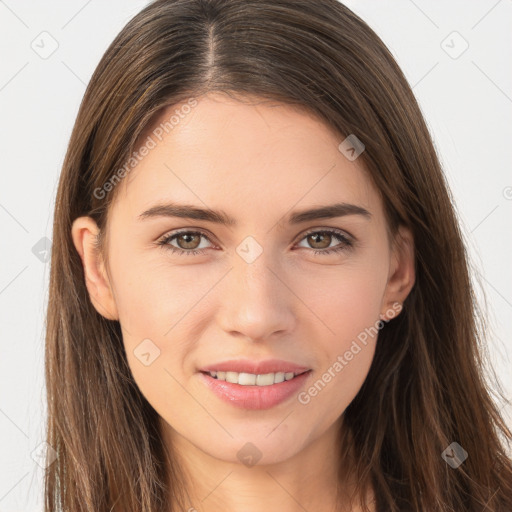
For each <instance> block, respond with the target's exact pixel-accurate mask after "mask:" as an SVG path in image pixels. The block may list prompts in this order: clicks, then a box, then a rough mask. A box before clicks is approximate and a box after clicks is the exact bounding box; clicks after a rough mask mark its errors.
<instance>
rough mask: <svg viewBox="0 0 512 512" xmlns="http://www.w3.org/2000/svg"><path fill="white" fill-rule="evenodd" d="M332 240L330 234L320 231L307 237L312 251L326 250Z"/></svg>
mask: <svg viewBox="0 0 512 512" xmlns="http://www.w3.org/2000/svg"><path fill="white" fill-rule="evenodd" d="M332 238H333V237H332V235H331V234H329V233H324V232H322V231H317V232H316V233H312V234H310V235H308V236H307V239H308V242H309V243H310V244H311V248H312V249H326V248H327V247H329V246H330V245H331V241H332Z"/></svg>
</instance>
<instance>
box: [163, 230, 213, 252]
mask: <svg viewBox="0 0 512 512" xmlns="http://www.w3.org/2000/svg"><path fill="white" fill-rule="evenodd" d="M201 238H205V239H206V240H209V238H208V237H207V236H206V235H205V234H204V233H201V232H200V231H180V232H178V233H174V234H172V235H168V236H166V237H164V238H163V239H162V240H160V241H159V242H158V245H160V246H163V247H164V248H166V249H169V250H170V251H171V252H173V253H176V254H180V255H181V254H191V255H196V254H203V253H204V247H201ZM175 240H176V241H177V243H178V247H176V246H174V245H171V242H174V241H175ZM180 246H181V247H180ZM198 248H199V250H198Z"/></svg>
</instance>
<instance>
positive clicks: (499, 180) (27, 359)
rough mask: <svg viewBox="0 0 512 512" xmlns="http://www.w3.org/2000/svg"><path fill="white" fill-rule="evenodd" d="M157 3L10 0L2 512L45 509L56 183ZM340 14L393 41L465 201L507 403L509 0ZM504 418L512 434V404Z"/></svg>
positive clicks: (399, 3) (510, 389)
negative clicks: (106, 69) (112, 56)
mask: <svg viewBox="0 0 512 512" xmlns="http://www.w3.org/2000/svg"><path fill="white" fill-rule="evenodd" d="M311 1H314V0H311ZM147 3H148V2H145V1H142V0H125V1H120V0H114V1H112V0H110V1H109V2H105V1H103V2H101V1H100V0H89V1H87V0H72V1H70V0H66V1H64V0H60V1H55V0H52V1H46V2H37V1H35V0H27V1H21V0H20V1H17V0H5V1H2V0H0V56H1V60H0V113H1V114H0V130H1V132H0V142H1V148H2V151H1V164H0V229H1V233H0V240H1V250H0V258H1V260H0V262H1V264H0V326H1V338H0V343H1V356H0V464H1V467H0V512H18V511H25V512H32V511H33V512H35V511H42V510H43V505H42V503H43V501H42V469H41V467H40V465H39V463H38V460H40V454H41V442H42V441H43V440H44V435H45V434H44V432H45V414H46V406H45V389H44V378H43V377H44V373H43V372H44V366H43V358H44V325H45V313H46V307H47V294H48V275H49V268H50V267H49V265H50V263H49V261H48V256H49V254H50V253H49V249H50V246H51V239H52V222H53V220H52V217H53V205H54V200H55V192H56V185H57V180H58V177H59V173H60V168H61V166H62V162H63V158H64V154H65V150H66V146H67V143H68V139H69V136H70V133H71V129H72V126H73V123H74V120H75V116H76V114H77V111H78V107H79V104H80V101H81V99H82V96H83V94H84V91H85V87H86V84H87V82H88V80H89V78H90V76H91V74H92V72H93V70H94V68H95V67H96V65H97V64H98V62H99V60H100V58H101V56H102V55H103V53H104V51H105V50H106V49H107V46H108V45H109V44H110V42H111V41H112V40H113V38H114V37H115V36H116V34H117V33H118V32H119V31H120V30H121V28H122V27H123V26H124V25H125V23H126V22H127V21H128V20H129V19H130V18H131V17H132V16H133V15H135V14H136V13H137V12H138V11H139V10H140V9H142V7H144V6H145V5H146V4H147ZM344 3H346V5H347V6H348V7H350V8H351V9H353V10H354V11H355V12H356V13H357V14H358V15H359V16H361V17H362V18H363V19H364V20H365V21H366V22H367V23H368V24H369V25H370V26H371V27H372V28H373V29H374V30H375V31H376V32H377V33H378V34H379V36H380V37H381V38H382V39H383V40H384V42H385V43H386V44H387V46H388V47H389V48H390V50H391V52H392V53H393V55H394V56H395V58H396V59H397V61H398V63H399V65H400V66H401V67H402V69H403V70H404V73H405V75H406V77H407V79H408V81H409V83H410V84H411V86H412V87H413V90H414V93H415V95H416V97H417V98H418V101H419V103H420V106H421V109H422V111H423V113H424V115H425V118H426V120H427V123H428V126H429V129H430V131H431V133H432V136H433V139H434V142H435V145H436V148H437V150H438V153H439V156H440V158H441V161H442V164H443V166H444V170H445V173H446V175H447V177H448V181H449V183H450V186H451V189H452V192H453V195H454V198H455V202H456V207H457V211H458V214H459V217H460V222H461V224H462V229H463V231H464V234H465V237H466V243H467V246H468V251H469V254H470V257H471V261H472V267H473V273H474V276H475V283H476V286H477V294H478V296H479V298H480V300H481V301H482V300H483V297H484V294H485V297H486V298H487V309H488V314H489V332H488V334H489V341H488V343H489V350H490V353H491V356H492V360H493V362H494V364H495V368H496V371H497V373H498V376H499V377H500V378H501V381H502V383H503V386H504V390H505V392H506V396H507V397H508V398H509V399H510V398H512V363H511V359H512V357H511V355H512V343H511V338H512V336H511V335H512V314H511V313H512V266H511V264H510V263H511V261H512V258H511V254H512V237H511V236H510V233H511V231H512V215H511V213H512V175H511V174H512V173H511V162H512V122H511V121H512V67H511V66H510V62H512V44H511V33H512V31H511V27H512V1H511V0H500V1H496V0H479V1H476V0H472V1H468V0H450V1H430V2H427V1H426V0H415V1H413V0H396V1H383V0H362V1H355V0H349V1H346V2H344ZM479 283H481V284H482V286H481V287H480V284H479ZM453 372H457V366H456V364H455V363H454V367H453ZM63 385H65V383H63ZM502 410H503V411H504V413H505V415H506V417H507V418H508V421H509V423H510V424H512V413H511V409H510V406H507V405H505V406H502ZM38 457H39V458H38Z"/></svg>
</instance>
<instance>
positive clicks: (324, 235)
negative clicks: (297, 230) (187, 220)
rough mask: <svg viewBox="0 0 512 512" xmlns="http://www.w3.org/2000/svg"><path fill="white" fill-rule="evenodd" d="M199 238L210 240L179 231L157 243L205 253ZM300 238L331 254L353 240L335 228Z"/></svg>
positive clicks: (180, 252) (317, 251)
mask: <svg viewBox="0 0 512 512" xmlns="http://www.w3.org/2000/svg"><path fill="white" fill-rule="evenodd" d="M201 239H206V240H208V241H210V239H209V238H208V236H207V235H205V234H204V233H202V232H201V231H179V232H177V233H173V234H170V235H167V236H165V237H164V238H163V239H161V240H160V241H159V242H157V244H158V245H159V246H161V247H164V248H165V249H168V250H170V251H171V252H173V253H175V254H178V255H184V254H188V255H198V254H204V253H205V247H204V245H203V246H202V245H201V243H202V241H201ZM300 240H301V241H302V240H306V241H307V243H309V244H312V245H313V247H310V248H312V249H315V251H314V253H315V254H323V255H325V254H332V253H335V252H341V251H345V250H348V249H350V248H351V247H353V242H352V241H351V240H350V238H349V237H348V236H347V235H345V234H344V233H343V232H342V231H340V230H335V229H324V230H320V231H319V230H317V231H310V232H309V233H306V235H305V236H303V237H302V238H301V239H300ZM333 240H338V242H339V243H338V245H336V246H334V247H329V246H330V245H331V243H332V241H333ZM173 242H175V243H176V244H177V246H176V245H173ZM315 245H316V247H315ZM206 248H208V247H206Z"/></svg>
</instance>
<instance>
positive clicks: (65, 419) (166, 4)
mask: <svg viewBox="0 0 512 512" xmlns="http://www.w3.org/2000/svg"><path fill="white" fill-rule="evenodd" d="M209 91H222V92H225V93H228V94H236V95H238V96H239V97H240V98H243V97H245V96H247V95H256V96H257V97H260V98H263V99H265V98H266V99H270V100H278V101H281V102H283V103H287V104H290V105H297V106H301V107H303V108H306V109H308V110H309V111H310V112H312V113H314V114H316V115H317V116H319V117H320V118H321V119H322V120H324V121H325V122H326V123H327V124H328V125H329V126H330V127H332V129H333V130H337V131H338V132H339V133H340V134H344V135H345V136H348V135H349V134H354V135H356V136H357V138H358V139H360V140H361V141H362V142H363V143H364V145H365V151H364V152H363V153H362V154H361V156H360V158H361V159H362V160H363V162H364V164H365V165H366V167H367V169H368V171H369V173H370V176H371V179H372V180H373V181H374V183H375V184H376V186H377V187H378V189H379V190H380V192H381V194H382V199H383V202H384V206H385V211H386V216H387V220H388V225H389V229H390V231H391V232H392V233H393V234H394V233H396V231H397V228H398V226H400V225H404V226H407V227H408V228H409V229H411V231H412V233H413V235H414V240H415V259H416V282H415V285H414V287H413V289H412V291H411V293H410V294H409V296H408V298H407V299H406V301H405V303H404V308H403V311H402V313H401V314H400V315H399V316H398V317H397V318H395V319H393V320H392V321H390V322H389V323H387V324H386V326H385V327H384V328H383V329H382V330H381V332H380V333H379V341H378V343H377V347H376V353H375V357H374V360H373V363H372V366H371V368H370V371H369V374H368V377H367V379H366V381H365V382H364V384H363V386H362V388H361V390H360V391H359V393H358V394H357V396H356V397H355V399H354V400H353V401H352V403H351V404H350V405H349V406H348V408H347V409H346V411H345V422H344V425H345V426H346V427H347V429H348V430H347V431H348V432H350V435H351V436H352V440H353V441H352V443H353V444H352V446H353V449H354V453H355V459H354V464H353V470H354V472H355V475H356V480H357V483H358V487H357V491H358V493H357V495H358V496H364V495H366V491H367V490H368V489H369V488H372V489H374V492H375V498H376V501H377V504H378V509H379V510H386V511H397V512H398V511H408V512H409V511H415V512H420V511H426V510H429V511H456V512H460V511H482V510H485V511H487V512H492V511H494V512H498V511H502V512H509V511H510V510H512V463H511V460H510V456H509V455H508V454H507V446H508V447H509V446H510V441H511V440H512V433H511V432H510V430H509V429H508V428H507V426H506V424H505V422H504V420H503V418H502V417H501V416H500V410H499V407H498V406H497V405H496V403H495V402H494V399H493V398H492V396H491V391H490V387H491V386H490V384H489V383H488V382H487V381H486V377H485V375H486V369H487V365H488V359H487V356H486V349H485V338H484V332H483V328H482V326H483V325H484V323H483V319H482V315H481V312H480V310H479V308H478V307H477V304H476V300H475V296H474V295H475V294H474V291H473V288H472V284H471V280H470V275H469V262H468V256H467V254H466V250H465V246H464V242H463V235H462V233H461V231H460V228H459V225H458V222H457V218H456V215H455V212H454V207H453V205H452V198H451V196H450V192H449V189H448V186H447V183H446V181H445V178H444V176H443V173H442V170H441V166H440V162H439V159H438V156H437V154H436V151H435V149H434V146H433V143H432V139H431V137H430V134H429V131H428V129H427V126H426V124H425V121H424V119H423V117H422V113H421V111H420V108H419V106H418V104H417V102H416V99H415V97H414V95H413V93H412V91H411V88H410V86H409V85H408V83H407V80H406V78H405V77H404V75H403V73H402V72H401V70H400V68H399V67H398V65H397V63H396V62H395V60H394V58H393V57H392V55H391V54H390V52H389V51H388V49H387V48H386V46H385V45H384V43H383V42H382V41H381V40H380V39H379V37H378V36H377V35H376V34H375V32H374V31H373V30H372V29H371V28H370V27H369V26H368V25H367V24H366V23H365V22H364V21H362V20H361V19H360V18H359V17H358V16H356V15H355V14H354V13H353V12H352V11H350V10H349V9H348V8H347V7H346V6H344V5H342V4H341V3H339V2H338V1H336V0H157V1H155V2H153V3H151V4H150V5H148V6H147V7H146V8H145V9H144V10H143V11H141V12H140V13H139V14H138V15H136V16H135V17H134V18H133V19H132V20H131V21H130V22H129V23H128V24H127V25H126V26H125V27H124V28H123V30H122V31H121V32H120V34H119V35H118V36H117V37H116V39H115V40H114V41H113V42H112V44H111V45H110V47H109V48H108V49H107V51H106V53H105V55H104V56H103V58H102V59H101V61H100V63H99V65H98V67H97V69H96V70H95V72H94V74H93V76H92V78H91V80H90V83H89V85H88V87H87V91H86V93H85V96H84V98H83V101H82V104H81V106H80V110H79V113H78V116H77V119H76V123H75V125H74V129H73V132H72V135H71V139H70V142H69V147H68V150H67V154H66V157H65V161H64V165H63V169H62V173H61V176H60V181H59V187H58V192H57V198H56V206H55V218H54V225H53V248H52V258H51V274H50V290H49V304H48V316H47V330H46V355H45V363H46V387H47V396H48V423H47V430H48V433H47V441H48V443H49V444H50V445H51V447H52V448H53V449H54V450H55V451H56V452H57V459H56V461H55V462H54V463H53V464H51V465H50V466H49V467H48V469H47V472H46V475H45V511H46V512H56V511H65V512H78V511H87V512H107V511H114V510H123V511H133V512H135V511H141V512H157V511H161V512H164V511H165V512H169V511H170V510H172V511H174V510H186V509H188V508H189V507H190V503H188V504H186V503H184V502H183V497H182V490H183V488H184V486H183V482H181V480H180V478H181V477H180V474H181V473H180V470H179V465H178V463H177V462H178V461H177V460H176V459H175V458H174V457H173V456H172V455H171V454H169V453H167V452H166V450H165V448H164V444H163V441H162V436H161V432H160V430H159V427H158V425H159V422H158V414H157V413H156V411H155V410H154V409H153V408H152V407H151V405H150V404H149V403H148V402H147V401H146V399H145V398H144V396H143V395H142V394H141V392H140V391H139V389H138V387H137V385H136V383H135V382H134V379H133V377H132V375H131V372H130V370H129V367H128V364H127V360H126V356H125V352H124V347H123V342H122V335H121V329H120V325H119V322H117V321H114V320H108V319H106V318H105V317H103V316H102V315H100V314H99V313H98V312H97V311H96V309H95V308H94V307H93V305H92V303H91V301H90V299H89V295H88V292H87V288H86V286H85V280H84V271H83V267H82V262H81V259H80V257H79V254H78V253H77V252H76V250H75V247H74V245H73V241H72V238H71V226H72V222H73V220H74V219H76V218H77V217H79V216H84V215H89V216H91V217H93V218H94V220H95V221H96V223H97V224H98V226H99V228H100V230H101V232H102V233H103V232H104V231H105V226H106V222H107V213H108V211H109V205H111V204H112V201H113V200H114V198H115V197H116V192H117V190H118V189H119V187H115V186H113V187H106V186H105V184H106V183H110V184H111V185H112V184H113V183H114V182H113V177H115V175H116V171H118V170H119V169H123V168H124V169H126V166H125V164H126V162H127V161H128V160H129V158H130V155H131V154H132V151H133V150H134V149H136V148H135V145H136V142H137V139H138V137H139V136H140V135H141V133H143V131H144V130H145V129H147V128H148V127H150V126H151V122H152V120H153V119H154V118H155V116H156V115H157V114H158V113H159V112H160V111H161V109H162V108H163V107H165V106H168V105H173V104H178V103H179V102H182V101H185V100H187V99H190V98H194V97H199V96H201V95H202V94H204V93H206V92H209ZM111 188H113V189H112V190H110V189H111ZM98 248H99V249H100V250H103V249H104V245H102V238H101V237H100V239H99V240H98ZM495 383H497V381H496V382H495ZM498 388H499V384H498ZM500 394H501V396H502V398H503V394H502V392H501V393H500ZM452 442H457V443H458V444H459V445H460V446H462V447H463V449H464V450H465V451H466V452H467V454H468V458H467V459H466V460H465V461H464V462H463V463H462V464H461V465H460V466H459V467H458V468H456V469H454V468H452V467H450V466H449V465H448V464H447V463H446V462H445V460H443V458H442V456H441V454H442V452H443V451H444V450H445V449H446V448H447V447H449V446H450V445H451V443H452ZM343 455H344V454H342V453H340V464H341V463H342V461H343V459H342V457H343ZM178 505H179V507H180V508H178ZM485 507H486V508H485Z"/></svg>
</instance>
